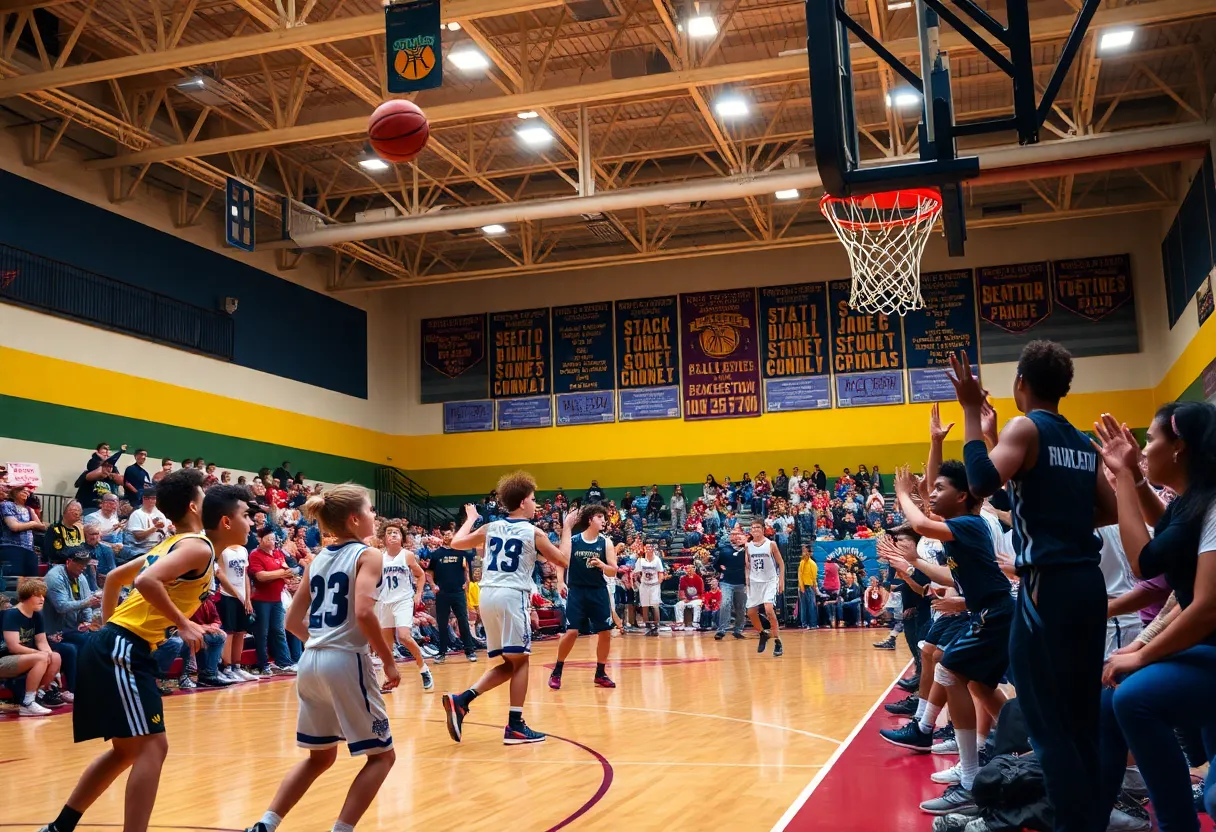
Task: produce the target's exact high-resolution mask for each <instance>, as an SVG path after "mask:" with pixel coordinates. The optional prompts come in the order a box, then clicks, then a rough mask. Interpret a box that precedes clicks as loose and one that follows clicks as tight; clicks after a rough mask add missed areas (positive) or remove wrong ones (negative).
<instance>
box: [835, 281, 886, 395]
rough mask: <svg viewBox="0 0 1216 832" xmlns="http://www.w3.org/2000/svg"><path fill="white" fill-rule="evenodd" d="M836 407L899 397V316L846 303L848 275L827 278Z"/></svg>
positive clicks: (847, 300) (847, 299) (847, 298)
mask: <svg viewBox="0 0 1216 832" xmlns="http://www.w3.org/2000/svg"><path fill="white" fill-rule="evenodd" d="M828 301H829V306H830V309H831V313H832V315H831V322H832V330H831V331H832V372H833V376H834V379H835V382H836V406H837V407H864V406H866V405H873V404H903V403H904V354H903V344H904V334H903V321H902V319H901V318H900V317H899V316H898V315H897V316H890V315H883V314H876V315H867V314H865V313H862V312H858V311H857V310H855V309H853V308H852V307H850V306H849V281H847V280H835V281H833V282H831V283H829V284H828Z"/></svg>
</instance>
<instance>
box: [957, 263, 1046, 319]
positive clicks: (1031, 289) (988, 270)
mask: <svg viewBox="0 0 1216 832" xmlns="http://www.w3.org/2000/svg"><path fill="white" fill-rule="evenodd" d="M975 278H976V283H977V284H978V286H979V309H980V318H981V319H982V320H984V321H987V322H988V323H990V324H992V325H993V326H995V327H998V328H1000V329H1003V330H1005V331H1006V332H1012V333H1014V334H1019V333H1022V332H1025V331H1026V330H1028V329H1030V328H1031V327H1032V326H1034V325H1035V324H1037V323H1039V322H1041V321H1043V320H1044V319H1045V318H1046V317H1047V316H1048V315H1050V314H1051V280H1050V276H1049V269H1048V267H1047V264H1046V263H1015V264H1013V265H1010V266H985V267H984V268H981V269H976V273H975Z"/></svg>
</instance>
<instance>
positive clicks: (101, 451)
mask: <svg viewBox="0 0 1216 832" xmlns="http://www.w3.org/2000/svg"><path fill="white" fill-rule="evenodd" d="M126 449H127V446H126V445H123V446H122V448H121V449H120V450H119V451H118V453H116V454H114V455H113V456H111V455H110V444H109V443H108V442H102V443H101V444H100V445H98V446H97V452H96V453H94V454H93V456H91V457H90V458H89V464H88V465H87V466H86V467H85V469H84V470H83V471H81V472H80V476H79V477H77V478H76V482H75V483H74V485H75V486H76V500H77V501H78V502H79V503H80V507H81V508H82V509H84V511H85V512H86V513H87V512H88V511H89V509H95V508H97V507H98V506H99V505H101V498H102V497H104V496H105V495H106V494H114V495H117V494H118V483H119V482H121V478H120V477H119V476H118V475H117V474H116V473H115V466H117V464H118V459H119V457H121V456H122V452H123V451H125V450H126Z"/></svg>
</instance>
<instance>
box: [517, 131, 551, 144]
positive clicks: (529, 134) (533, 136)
mask: <svg viewBox="0 0 1216 832" xmlns="http://www.w3.org/2000/svg"><path fill="white" fill-rule="evenodd" d="M515 135H517V136H519V138H520V139H521V140H522V141H523V142H524V144H530V145H533V146H539V145H542V144H548V143H549V142H551V141H553V134H552V133H550V132H549V129H548V128H547V127H523V128H520V129H519V130H516V131H515Z"/></svg>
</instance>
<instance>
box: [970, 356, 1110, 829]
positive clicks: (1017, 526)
mask: <svg viewBox="0 0 1216 832" xmlns="http://www.w3.org/2000/svg"><path fill="white" fill-rule="evenodd" d="M950 365H951V371H952V375H951V378H950V380H951V383H953V385H954V389H955V392H956V394H957V396H958V401H959V404H961V405H962V406H963V417H964V422H963V424H964V430H965V432H964V440H965V444H964V445H963V458H964V460H965V462H966V465H967V480H968V482H969V484H970V488H971V492H972V493H973V494H975V495H976V496H979V497H986V496H989V495H991V494H993V493H994V492H996V491H998V490H999V489H1000V488H1001V487H1002V486H1003V485H1004V484H1005V483H1006V482H1011V483H1012V488H1011V493H1010V497H1011V501H1012V504H1013V510H1012V514H1013V517H1014V524H1013V541H1014V548H1015V550H1016V552H1017V558H1016V566H1017V572H1018V576H1019V578H1020V579H1021V588H1020V591H1019V592H1018V597H1017V605H1016V606H1017V614H1016V615H1015V616H1014V619H1013V624H1012V627H1011V631H1010V638H1009V658H1010V668H1009V669H1010V673H1011V675H1012V676H1013V679H1012V681H1013V683H1014V684H1015V685H1016V686H1017V689H1018V701H1019V702H1021V704H1022V712H1023V714H1025V717H1026V727H1027V729H1028V732H1029V734H1030V740H1031V743H1032V744H1033V745H1034V748H1035V753H1036V754H1037V756H1038V758H1039V761H1040V763H1041V764H1042V766H1043V779H1044V783H1045V786H1046V789H1047V798H1048V800H1050V801H1051V804H1052V806H1054V808H1055V830H1056V832H1082V831H1083V832H1089V830H1093V829H1098V828H1102V827H1103V826H1104V825H1105V824H1106V823H1107V820H1108V819H1107V818H1105V817H1100V815H1102V814H1103V811H1102V808H1101V807H1102V804H1103V802H1102V800H1101V799H1100V796H1099V793H1098V792H1099V790H1098V785H1097V784H1098V781H1099V779H1100V778H1099V762H1098V736H1099V716H1098V715H1099V712H1100V700H1101V695H1102V654H1103V647H1104V646H1105V643H1106V586H1105V583H1104V581H1103V578H1102V570H1101V568H1100V567H1099V548H1100V542H1099V539H1098V537H1097V535H1095V534H1094V529H1095V528H1097V527H1099V526H1104V525H1108V524H1110V523H1113V522H1115V518H1116V517H1117V514H1116V510H1115V503H1114V495H1113V493H1112V492H1111V490H1110V485H1109V483H1107V481H1106V477H1105V475H1104V474H1103V473H1102V472H1101V471H1099V470H1098V467H1099V459H1098V455H1097V453H1096V452H1095V451H1094V449H1093V447H1092V446H1091V445H1090V442H1089V439H1088V438H1087V437H1086V436H1085V434H1083V433H1081V431H1079V430H1077V429H1076V428H1075V427H1073V426H1072V425H1071V424H1070V423H1069V422H1068V420H1067V419H1065V418H1064V417H1063V416H1061V415H1060V400H1061V399H1062V398H1064V397H1065V396H1066V395H1067V394H1068V389H1069V387H1070V386H1071V384H1072V378H1073V365H1072V356H1071V355H1070V354H1069V352H1068V350H1066V349H1064V348H1063V347H1062V346H1060V345H1059V344H1056V343H1053V342H1051V341H1031V342H1030V343H1029V344H1027V345H1026V346H1025V348H1024V349H1023V350H1022V355H1021V358H1019V360H1018V368H1017V376H1016V380H1015V381H1014V385H1013V398H1014V401H1015V402H1016V404H1017V406H1018V410H1020V411H1021V412H1022V413H1024V414H1026V415H1025V416H1018V417H1015V418H1014V419H1012V420H1010V422H1009V423H1008V424H1007V425H1005V427H1004V429H1003V430H1001V432H1000V436H999V437H998V436H997V435H996V424H995V414H991V412H990V408H988V407H987V400H986V396H985V392H984V389H983V387H982V386H981V385H980V382H979V379H977V378H975V377H974V376H973V375H972V372H971V363H970V362H969V361H968V360H967V355H966V353H960V354H959V355H958V356H957V357H956V356H951V358H950ZM986 410H987V411H988V413H989V414H990V415H988V416H987V417H986V416H985V412H986ZM986 438H987V439H988V440H989V441H990V442H991V444H992V448H991V451H990V450H989V449H988V447H987V445H986V444H985V439H986Z"/></svg>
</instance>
